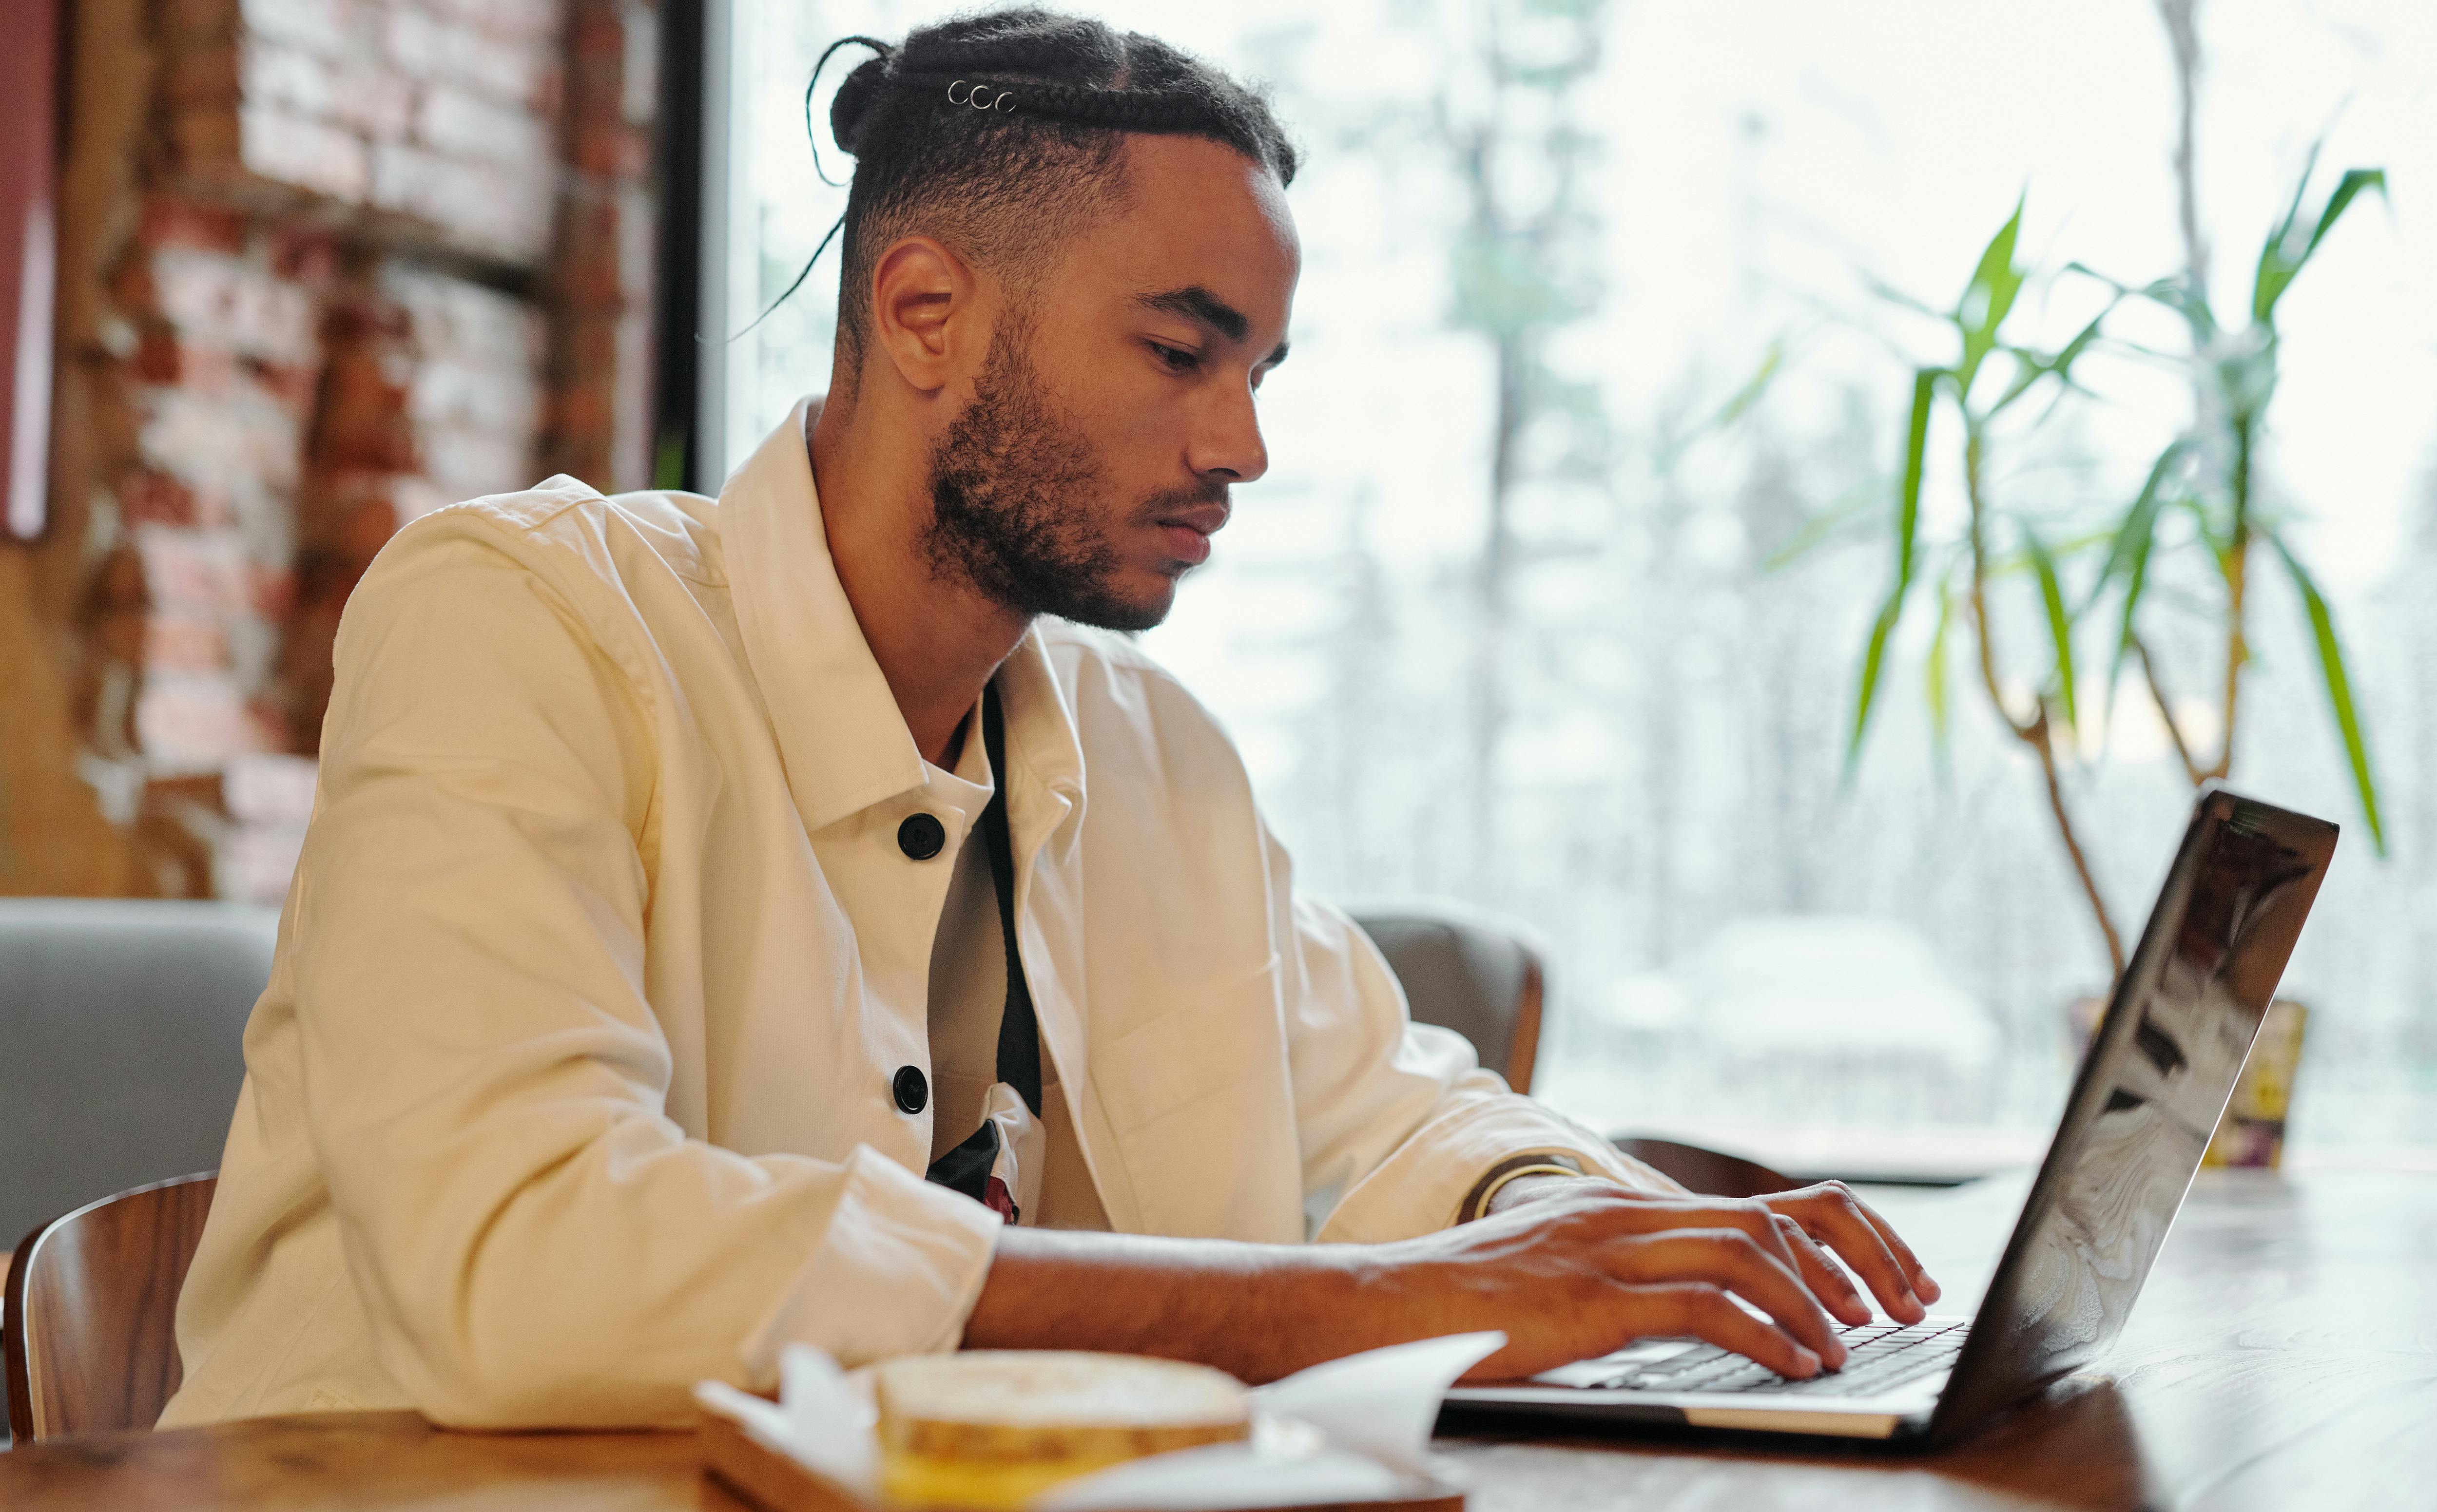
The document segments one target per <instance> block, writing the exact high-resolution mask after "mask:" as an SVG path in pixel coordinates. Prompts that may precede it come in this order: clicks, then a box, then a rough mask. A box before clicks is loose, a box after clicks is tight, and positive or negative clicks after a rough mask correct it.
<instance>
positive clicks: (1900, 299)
mask: <svg viewBox="0 0 2437 1512" xmlns="http://www.w3.org/2000/svg"><path fill="white" fill-rule="evenodd" d="M1862 282H1863V283H1864V284H1866V285H1867V286H1868V287H1869V290H1870V292H1871V293H1873V294H1876V295H1877V296H1878V297H1879V298H1881V299H1883V300H1885V301H1886V302H1887V303H1888V304H1901V305H1902V306H1903V307H1904V308H1905V309H1908V310H1911V311H1912V312H1913V313H1915V314H1917V315H1926V316H1928V317H1929V318H1930V319H1931V320H1933V321H1951V320H1953V319H1954V318H1955V317H1953V316H1952V315H1949V314H1948V313H1947V312H1946V311H1944V310H1934V309H1931V308H1930V307H1929V304H1928V302H1927V301H1925V300H1918V299H1915V298H1913V297H1912V296H1911V295H1910V294H1907V293H1905V292H1904V291H1903V290H1902V289H1900V288H1898V287H1895V286H1894V285H1893V284H1885V283H1881V282H1880V281H1879V280H1877V279H1875V278H1865V279H1863V280H1862Z"/></svg>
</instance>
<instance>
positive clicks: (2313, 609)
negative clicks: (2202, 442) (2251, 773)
mask: <svg viewBox="0 0 2437 1512" xmlns="http://www.w3.org/2000/svg"><path fill="white" fill-rule="evenodd" d="M2261 533H2263V534H2265V535H2267V537H2268V539H2269V540H2270V542H2272V543H2274V545H2275V547H2276V555H2277V556H2278V558H2279V559H2281V560H2282V561H2283V562H2284V564H2285V571H2286V573H2287V574H2288V576H2290V577H2291V578H2292V580H2293V587H2294V589H2295V591H2297V592H2298V593H2300V594H2301V596H2302V607H2303V609H2304V610H2305V611H2306V612H2307V613H2308V615H2309V617H2310V639H2311V641H2312V642H2313V644H2314V645H2315V646H2316V647H2317V649H2318V652H2319V672H2320V675H2321V677H2322V678H2323V681H2324V682H2325V684H2326V688H2327V707H2328V709H2329V711H2330V712H2331V713H2332V714H2334V716H2335V721H2336V734H2337V735H2338V736H2339V737H2340V738H2341V739H2342V740H2343V745H2344V760H2345V761H2346V763H2347V764H2349V765H2350V766H2351V768H2352V773H2353V789H2354V791H2356V792H2358V794H2359V795H2360V806H2361V817H2362V818H2363V819H2364V820H2366V821H2367V822H2368V824H2369V839H2370V843H2371V844H2372V845H2373V846H2375V847H2376V850H2377V853H2378V854H2379V855H2380V856H2384V855H2385V854H2386V826H2385V825H2384V824H2383V823H2382V822H2381V821H2380V820H2379V818H2378V812H2377V783H2376V780H2375V779H2374V778H2373V777H2372V776H2371V774H2370V765H2369V742H2368V741H2367V739H2364V738H2363V737H2362V735H2361V724H2360V711H2359V709H2358V708H2357V707H2356V706H2355V705H2354V704H2353V684H2352V678H2351V677H2350V676H2349V675H2348V674H2347V673H2346V672H2345V670H2344V648H2343V643H2342V642H2341V640H2339V639H2338V638H2337V636H2336V617H2335V614H2334V612H2333V611H2332V610H2330V609H2329V608H2328V607H2327V598H2326V595H2324V594H2323V593H2321V592H2320V591H2319V585H2318V583H2316V582H2313V581H2311V578H2310V573H2309V569H2308V568H2306V567H2305V566H2303V565H2302V559H2301V558H2299V557H2297V556H2295V555H2294V554H2293V548H2292V547H2288V546H2287V545H2286V544H2285V538H2284V537H2283V536H2282V535H2279V534H2277V533H2275V532H2273V531H2263V532H2261Z"/></svg>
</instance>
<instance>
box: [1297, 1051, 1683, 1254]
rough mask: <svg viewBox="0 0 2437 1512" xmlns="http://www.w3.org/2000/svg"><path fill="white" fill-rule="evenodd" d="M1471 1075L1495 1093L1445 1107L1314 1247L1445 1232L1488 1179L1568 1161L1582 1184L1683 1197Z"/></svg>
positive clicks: (1336, 1216) (1467, 1092)
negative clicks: (1517, 1166)
mask: <svg viewBox="0 0 2437 1512" xmlns="http://www.w3.org/2000/svg"><path fill="white" fill-rule="evenodd" d="M1475 1075H1476V1076H1479V1077H1481V1079H1482V1080H1483V1081H1485V1082H1487V1083H1488V1084H1489V1085H1488V1086H1464V1087H1462V1088H1460V1089H1459V1090H1458V1091H1457V1092H1455V1093H1454V1094H1453V1095H1452V1096H1450V1097H1448V1098H1447V1099H1446V1101H1445V1102H1443V1103H1442V1104H1440V1111H1439V1112H1438V1113H1437V1114H1436V1115H1435V1116H1433V1117H1432V1118H1431V1119H1430V1120H1429V1121H1428V1122H1426V1123H1424V1124H1423V1125H1422V1126H1421V1127H1420V1128H1419V1129H1417V1130H1415V1131H1414V1133H1413V1136H1412V1138H1409V1139H1407V1140H1406V1141H1405V1142H1404V1143H1403V1144H1401V1145H1399V1146H1397V1147H1396V1151H1395V1153H1394V1155H1391V1156H1389V1157H1388V1158H1387V1159H1386V1160H1385V1161H1383V1162H1381V1163H1380V1165H1379V1168H1378V1169H1377V1170H1376V1171H1374V1172H1372V1173H1371V1174H1370V1175H1368V1176H1366V1177H1364V1178H1363V1179H1362V1180H1361V1181H1360V1182H1359V1183H1358V1184H1357V1185H1356V1186H1355V1188H1354V1190H1351V1191H1348V1192H1347V1193H1346V1194H1345V1197H1344V1199H1343V1200H1342V1201H1341V1202H1340V1203H1339V1204H1338V1205H1337V1210H1336V1211H1335V1212H1332V1213H1330V1214H1329V1216H1328V1221H1327V1222H1326V1223H1325V1224H1324V1225H1321V1229H1320V1232H1319V1234H1318V1235H1317V1236H1315V1237H1316V1241H1317V1242H1318V1243H1354V1244H1377V1243H1388V1242H1389V1241H1391V1240H1398V1239H1411V1238H1413V1237H1414V1236H1416V1235H1419V1234H1428V1233H1433V1232H1436V1231H1437V1230H1439V1229H1442V1228H1446V1227H1447V1226H1449V1225H1452V1224H1455V1223H1457V1222H1458V1221H1459V1220H1461V1219H1462V1218H1463V1216H1464V1203H1465V1199H1466V1198H1467V1197H1468V1196H1469V1195H1470V1194H1471V1193H1472V1192H1473V1191H1475V1190H1477V1189H1478V1188H1479V1187H1480V1186H1481V1184H1482V1182H1483V1180H1484V1178H1488V1177H1490V1176H1491V1174H1492V1173H1494V1172H1495V1171H1496V1170H1497V1169H1498V1168H1499V1167H1500V1166H1502V1165H1506V1164H1507V1163H1509V1162H1511V1161H1515V1160H1517V1159H1523V1158H1525V1157H1531V1158H1534V1159H1536V1158H1542V1157H1547V1156H1564V1157H1566V1158H1567V1159H1569V1160H1570V1161H1572V1162H1573V1163H1574V1164H1576V1165H1579V1166H1580V1167H1581V1168H1582V1171H1583V1173H1584V1174H1586V1175H1593V1176H1604V1177H1606V1178H1607V1179H1609V1180H1611V1181H1614V1182H1617V1183H1619V1184H1620V1185H1622V1186H1626V1187H1631V1188H1634V1189H1636V1190H1642V1191H1647V1192H1651V1193H1654V1194H1658V1193H1674V1192H1679V1191H1681V1190H1682V1189H1681V1188H1679V1187H1677V1186H1676V1185H1675V1184H1674V1182H1672V1181H1670V1180H1668V1179H1667V1178H1666V1177H1665V1176H1662V1175H1660V1174H1659V1173H1657V1172H1655V1171H1653V1170H1651V1169H1650V1168H1649V1167H1648V1166H1645V1165H1643V1164H1641V1163H1640V1162H1639V1161H1638V1160H1631V1159H1627V1158H1626V1157H1625V1156H1622V1155H1620V1154H1618V1153H1617V1149H1616V1147H1615V1146H1614V1145H1612V1144H1610V1143H1608V1142H1607V1141H1606V1140H1605V1139H1603V1138H1600V1137H1599V1136H1598V1135H1596V1134H1593V1133H1592V1132H1591V1131H1590V1130H1588V1129H1587V1128H1585V1127H1583V1126H1582V1125H1581V1124H1579V1123H1576V1122H1575V1121H1573V1120H1571V1119H1569V1118H1567V1117H1565V1116H1564V1115H1563V1114H1561V1113H1558V1112H1556V1111H1554V1110H1553V1109H1552V1108H1550V1107H1548V1106H1547V1105H1546V1104H1541V1103H1536V1102H1534V1101H1533V1100H1532V1099H1531V1098H1528V1097H1523V1096H1520V1095H1518V1094H1516V1093H1513V1092H1508V1091H1504V1090H1501V1089H1499V1084H1498V1083H1497V1081H1496V1079H1495V1078H1494V1077H1490V1076H1488V1075H1487V1074H1486V1073H1481V1072H1476V1073H1475ZM1471 1080H1472V1078H1467V1079H1466V1081H1467V1082H1470V1081H1471ZM1526 1163H1530V1160H1529V1159H1527V1160H1526ZM1552 1163H1556V1162H1552Z"/></svg>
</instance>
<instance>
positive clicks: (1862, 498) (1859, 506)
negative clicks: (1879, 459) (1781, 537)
mask: <svg viewBox="0 0 2437 1512" xmlns="http://www.w3.org/2000/svg"><path fill="white" fill-rule="evenodd" d="M1877 494H1878V490H1877V489H1876V488H1874V487H1865V488H1855V489H1850V490H1848V491H1847V492H1846V493H1845V494H1844V495H1843V496H1842V497H1839V498H1837V499H1835V500H1833V501H1832V502H1831V503H1830V504H1829V505H1828V507H1827V508H1826V509H1823V510H1821V511H1820V512H1819V513H1816V514H1814V515H1812V516H1811V518H1809V519H1807V520H1805V521H1803V522H1802V528H1801V529H1800V530H1797V531H1795V532H1794V533H1793V534H1792V535H1790V536H1788V537H1786V539H1785V541H1784V543H1783V544H1782V545H1780V546H1779V547H1777V549H1776V550H1774V551H1771V552H1770V553H1769V554H1768V555H1767V556H1766V557H1765V558H1763V559H1762V562H1761V565H1760V569H1761V571H1762V572H1763V573H1769V572H1781V571H1783V570H1784V569H1785V568H1787V567H1789V566H1792V565H1794V564H1795V563H1796V562H1797V561H1799V560H1801V559H1802V558H1803V557H1804V556H1806V555H1808V554H1809V553H1810V552H1811V551H1812V549H1813V548H1815V547H1817V546H1818V545H1819V544H1820V543H1821V542H1823V541H1825V540H1827V539H1828V538H1829V537H1830V536H1832V535H1834V534H1835V533H1836V532H1837V531H1838V530H1841V529H1843V528H1844V527H1845V526H1846V525H1847V524H1849V523H1850V522H1851V521H1852V520H1853V518H1854V517H1855V516H1857V515H1859V514H1861V513H1863V512H1864V511H1866V510H1867V509H1868V508H1869V507H1870V506H1871V505H1873V504H1876V503H1877V502H1878V498H1877V496H1876V495H1877Z"/></svg>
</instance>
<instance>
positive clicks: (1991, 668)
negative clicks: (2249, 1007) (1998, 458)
mask: <svg viewBox="0 0 2437 1512" xmlns="http://www.w3.org/2000/svg"><path fill="white" fill-rule="evenodd" d="M1963 428H1964V442H1963V492H1964V496H1965V498H1966V499H1967V500H1968V502H1969V503H1970V505H1971V516H1972V524H1971V544H1972V635H1973V638H1974V639H1975V640H1977V641H1978V642H1979V643H1980V683H1981V686H1983V687H1984V688H1986V689H1987V690H1988V694H1989V704H1990V707H1992V708H1994V709H1995V710H1996V711H1997V717H1998V718H1999V719H2001V720H2003V721H2006V727H2007V729H2009V730H2011V731H2013V732H2014V738H2015V739H2018V740H2021V741H2023V742H2024V743H2025V744H2026V745H2028V746H2029V747H2030V748H2031V750H2032V752H2033V754H2035V755H2036V756H2039V758H2040V773H2041V775H2042V776H2043V777H2044V778H2045V779H2046V782H2047V792H2048V811H2049V812H2050V813H2051V814H2054V815H2055V816H2056V826H2057V837H2058V838H2059V839H2060V840H2062V841H2063V842H2064V853H2065V857H2066V859H2067V860H2071V861H2072V862H2073V875H2074V878H2075V879H2076V880H2077V881H2078V882H2080V883H2081V893H2082V896H2083V897H2085V898H2087V899H2089V901H2090V912H2091V916H2092V917H2093V918H2095V919H2096V920H2097V921H2098V933H2099V936H2100V938H2102V939H2103V940H2105V941H2106V942H2107V964H2108V966H2109V969H2110V972H2111V975H2110V976H2109V978H2108V982H2109V983H2110V985H2111V986H2112V985H2113V982H2114V981H2115V979H2116V978H2118V977H2121V976H2123V975H2124V940H2123V937H2122V936H2120V935H2118V934H2117V933H2116V932H2115V921H2114V919H2113V917H2112V916H2110V914H2109V913H2108V912H2107V899H2106V897H2105V896H2104V895H2102V894H2101V893H2100V892H2099V891H2098V878H2096V877H2095V876H2093V875H2092V874H2091V870H2090V858H2089V857H2088V856H2086V855H2085V854H2083V852H2082V848H2081V841H2080V839H2079V837H2078V836H2077V835H2076V834H2075V832H2074V826H2073V810H2072V809H2071V808H2070V807H2069V806H2068V805H2067V804H2066V803H2065V798H2064V783H2063V780H2062V778H2061V777H2060V775H2059V774H2058V772H2057V756H2056V741H2055V739H2054V736H2055V725H2054V723H2053V722H2052V721H2050V719H2049V717H2048V707H2047V702H2046V701H2045V700H2044V699H2043V700H2041V701H2040V702H2039V704H2038V706H2037V708H2036V709H2035V710H2034V711H2033V712H2032V715H2031V717H2030V719H2029V720H2028V721H2022V720H2017V719H2016V718H2014V714H2013V711H2012V710H2010V709H2008V708H2007V707H2006V694H2005V687H2004V685H2003V684H2002V683H2001V682H2000V681H1999V680H1998V677H1997V647H1996V638H1995V637H1994V636H1993V635H1991V634H1990V630H1989V592H1988V579H1989V539H1988V529H1987V520H1988V509H1987V507H1986V501H1985V499H1984V497H1983V495H1982V494H1981V489H1980V464H1981V460H1982V437H1981V431H1980V425H1979V422H1978V421H1977V420H1975V419H1974V418H1973V417H1972V414H1971V412H1970V411H1969V410H1966V411H1965V413H1964V417H1963Z"/></svg>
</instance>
